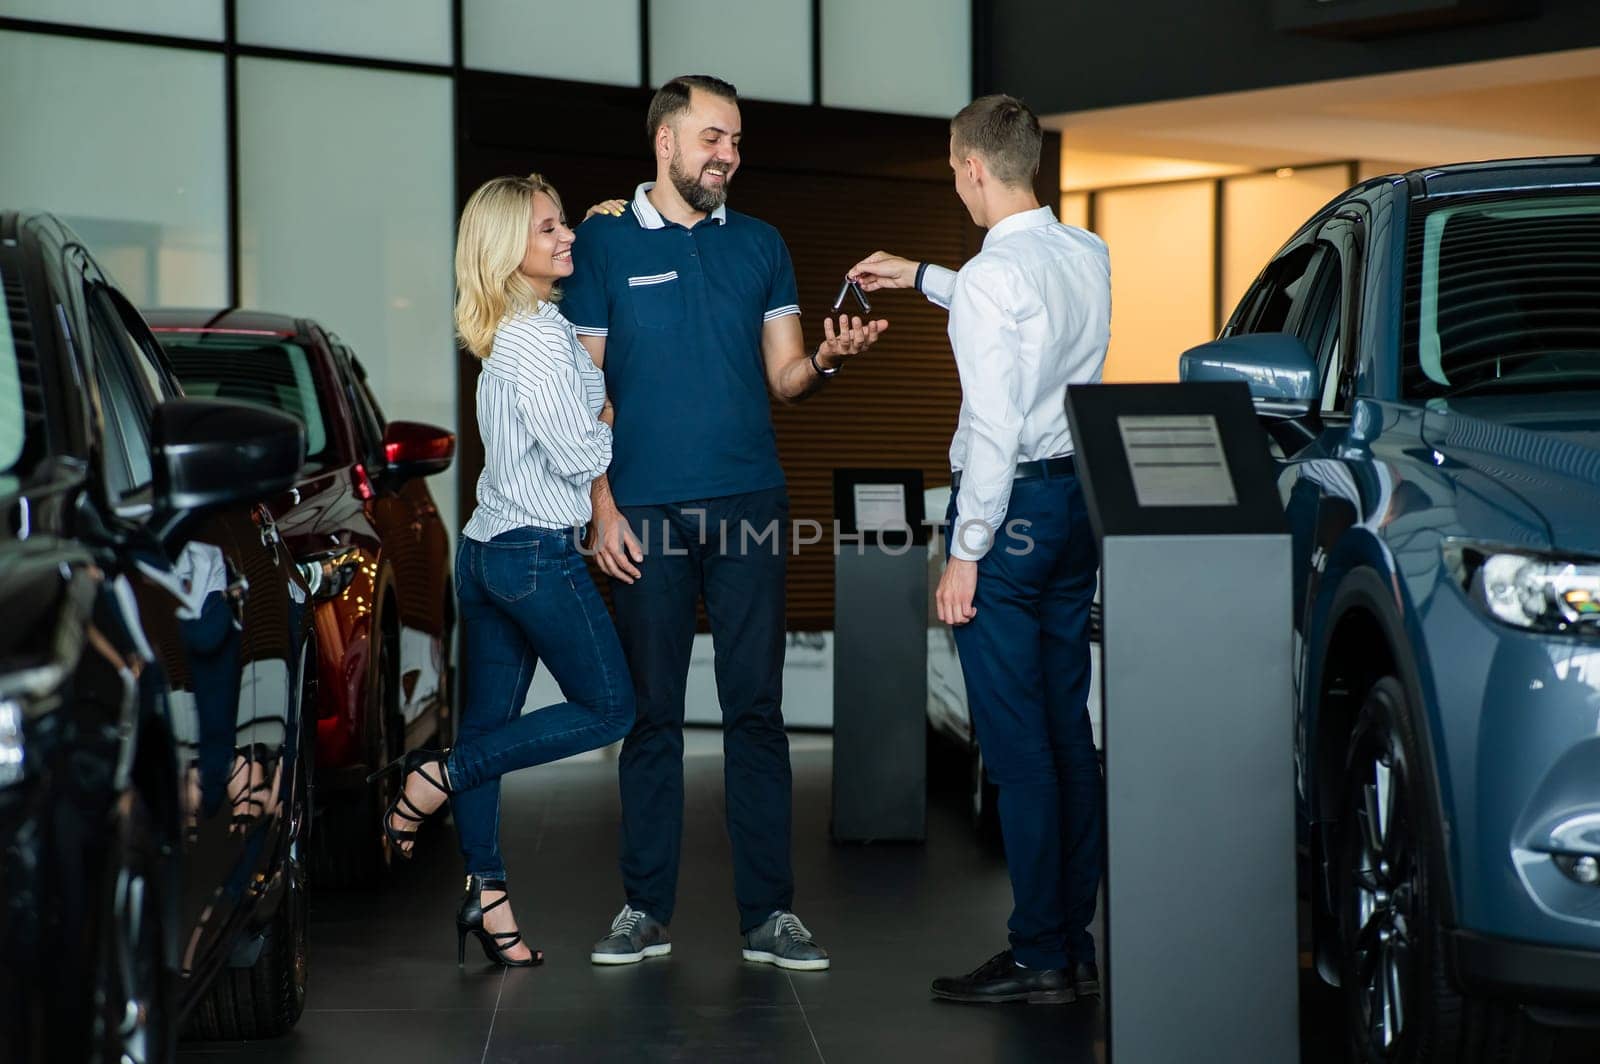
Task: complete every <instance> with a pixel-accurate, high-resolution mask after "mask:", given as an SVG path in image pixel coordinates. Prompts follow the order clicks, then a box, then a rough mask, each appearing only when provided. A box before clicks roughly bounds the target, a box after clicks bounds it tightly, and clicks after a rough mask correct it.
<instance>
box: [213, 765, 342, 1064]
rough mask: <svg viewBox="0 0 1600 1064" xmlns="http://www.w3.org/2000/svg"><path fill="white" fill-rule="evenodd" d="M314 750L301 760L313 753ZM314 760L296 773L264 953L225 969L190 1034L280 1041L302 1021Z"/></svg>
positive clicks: (225, 1038) (304, 990) (308, 914)
mask: <svg viewBox="0 0 1600 1064" xmlns="http://www.w3.org/2000/svg"><path fill="white" fill-rule="evenodd" d="M309 753H310V750H309V748H307V749H304V750H302V754H301V756H302V757H304V756H305V755H307V754H309ZM311 771H312V766H311V763H310V762H302V765H301V771H299V772H297V773H296V775H295V793H294V796H293V810H292V811H291V813H290V816H289V828H288V831H289V839H288V843H289V844H288V847H287V855H286V856H285V858H284V862H283V867H282V870H281V875H282V876H283V877H284V885H283V895H282V897H280V898H279V900H278V907H277V909H276V911H274V912H273V914H272V917H271V918H270V919H269V920H268V922H267V927H266V930H265V931H264V932H263V933H262V941H261V952H260V953H259V954H258V955H257V957H256V961H255V963H254V964H252V965H251V966H250V967H248V968H225V969H223V970H222V972H220V973H219V974H218V976H217V979H216V982H215V983H214V984H212V986H211V989H210V990H209V991H208V992H207V993H206V995H205V997H204V998H203V999H202V1000H201V1002H200V1003H199V1005H197V1006H196V1008H195V1011H194V1014H193V1016H192V1017H191V1018H190V1021H189V1027H188V1029H187V1031H186V1032H185V1033H186V1034H187V1035H188V1036H190V1037H193V1038H200V1039H204V1040H206V1041H237V1040H240V1039H250V1038H276V1037H278V1036H279V1035H282V1034H286V1033H287V1032H288V1031H289V1029H290V1028H291V1027H293V1026H294V1025H295V1023H296V1022H297V1021H299V1019H300V1014H301V1012H303V1011H304V1010H305V1003H306V972H307V964H306V953H307V949H306V947H307V941H308V938H309V935H308V924H309V922H310V910H309V907H308V905H307V902H306V862H305V857H306V842H307V841H308V840H307V835H308V834H309V833H310V826H311V817H310V808H309V801H308V792H307V786H308V779H307V777H308V776H309V775H310V773H311Z"/></svg>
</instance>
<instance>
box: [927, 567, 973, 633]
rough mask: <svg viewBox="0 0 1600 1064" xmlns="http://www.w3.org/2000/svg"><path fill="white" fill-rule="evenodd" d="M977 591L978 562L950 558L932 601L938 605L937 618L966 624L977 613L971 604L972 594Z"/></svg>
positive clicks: (950, 622) (946, 621) (947, 621)
mask: <svg viewBox="0 0 1600 1064" xmlns="http://www.w3.org/2000/svg"><path fill="white" fill-rule="evenodd" d="M977 593H978V563H977V562H969V561H963V560H962V559H960V558H954V557H952V558H950V559H949V560H948V561H947V562H946V564H945V567H944V575H943V576H941V577H940V578H939V590H938V591H936V592H935V593H934V596H933V597H934V601H935V602H936V603H937V604H938V606H939V619H940V620H941V621H943V622H944V623H945V624H966V623H967V622H968V621H970V620H972V618H974V617H976V616H977V615H978V611H977V609H976V608H975V607H974V606H973V605H972V596H973V595H976V594H977Z"/></svg>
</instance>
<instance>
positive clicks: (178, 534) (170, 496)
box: [150, 399, 306, 546]
mask: <svg viewBox="0 0 1600 1064" xmlns="http://www.w3.org/2000/svg"><path fill="white" fill-rule="evenodd" d="M150 443H151V464H152V467H153V468H152V483H151V491H152V502H153V504H154V520H153V525H154V527H155V529H156V532H157V534H158V535H159V536H160V537H161V540H162V542H163V543H165V544H167V545H169V546H170V545H173V544H175V543H177V542H180V541H181V539H182V536H183V534H184V532H185V531H186V529H187V527H188V525H189V524H190V523H191V522H192V521H193V520H194V519H196V518H198V517H201V516H204V515H205V514H207V513H209V512H211V511H213V510H218V509H222V508H224V507H227V506H231V505H234V504H236V503H242V502H259V501H264V500H266V499H270V498H272V497H273V496H274V495H277V494H279V493H281V492H284V491H287V490H289V488H291V487H293V486H294V482H295V480H296V479H297V478H298V477H299V475H300V467H301V466H302V465H304V464H305V460H306V432H305V428H304V426H302V425H301V424H300V422H299V421H297V420H295V419H294V418H292V417H290V416H288V415H287V414H280V413H278V412H277V411H274V410H267V409H265V408H263V407H259V406H253V405H251V404H248V403H235V402H229V401H227V400H222V399H169V400H167V401H166V402H164V403H162V404H161V405H160V406H158V407H156V409H155V414H154V416H153V417H152V419H151V425H150Z"/></svg>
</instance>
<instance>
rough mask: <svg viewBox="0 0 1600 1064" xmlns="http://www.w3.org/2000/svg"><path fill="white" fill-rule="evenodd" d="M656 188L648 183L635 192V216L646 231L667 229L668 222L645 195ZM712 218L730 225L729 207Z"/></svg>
mask: <svg viewBox="0 0 1600 1064" xmlns="http://www.w3.org/2000/svg"><path fill="white" fill-rule="evenodd" d="M655 187H656V183H655V182H654V181H646V182H644V183H643V184H641V185H640V186H639V187H638V188H636V189H634V190H633V216H634V217H635V218H637V219H639V224H640V225H641V226H643V227H644V228H646V229H665V228H666V227H667V220H666V219H665V218H663V217H661V212H660V211H658V210H656V205H655V204H654V203H651V202H650V197H649V196H646V195H645V193H646V192H649V191H650V190H651V189H653V188H655ZM710 217H712V218H714V219H716V221H717V224H719V225H727V224H728V205H727V204H726V203H724V204H723V205H722V206H720V207H718V208H717V209H716V210H714V211H712V212H711V215H710Z"/></svg>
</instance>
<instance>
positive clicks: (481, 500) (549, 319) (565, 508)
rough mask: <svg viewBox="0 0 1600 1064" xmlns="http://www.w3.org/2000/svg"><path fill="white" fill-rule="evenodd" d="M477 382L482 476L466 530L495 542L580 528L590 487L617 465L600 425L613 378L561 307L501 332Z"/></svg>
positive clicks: (510, 322)
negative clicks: (520, 532) (531, 531)
mask: <svg viewBox="0 0 1600 1064" xmlns="http://www.w3.org/2000/svg"><path fill="white" fill-rule="evenodd" d="M482 366H483V371H482V372H481V373H480V374H479V375H478V431H479V432H480V433H481V434H482V436H483V472H482V474H480V475H479V477H478V506H477V509H475V510H474V511H473V513H472V519H471V520H470V521H468V522H467V525H466V527H465V528H464V529H462V534H463V535H465V536H466V537H468V538H469V539H475V540H478V541H479V542H487V541H488V540H491V539H493V538H494V537H495V536H498V535H499V534H500V533H502V532H509V531H510V530H511V529H513V528H522V527H524V526H527V525H534V526H537V527H539V528H573V527H576V526H578V525H583V524H587V523H588V521H589V517H590V514H591V512H592V511H591V508H590V503H589V484H590V482H591V481H593V480H594V479H595V478H596V477H598V476H599V475H600V474H602V473H604V472H605V471H606V468H607V467H608V466H609V465H610V464H611V428H610V426H608V425H606V424H605V423H604V422H601V421H599V420H597V417H598V415H599V413H600V411H601V409H602V408H603V407H604V406H605V400H606V385H605V377H604V375H603V374H602V373H601V372H600V370H599V369H597V368H596V367H595V364H594V362H593V361H592V360H591V359H590V358H589V353H588V352H587V351H585V350H584V349H583V348H582V346H580V345H579V343H578V338H577V336H576V334H574V333H573V331H572V326H571V325H570V324H568V322H567V319H566V318H563V317H562V316H561V312H560V311H558V310H556V308H555V304H553V303H549V302H544V303H541V304H539V309H538V310H537V311H536V312H534V313H531V314H518V315H515V316H513V317H509V318H507V319H506V320H505V321H503V322H501V323H500V329H499V331H498V332H496V333H495V334H494V347H493V348H492V349H491V351H490V353H489V357H488V358H486V359H484V360H483V364H482Z"/></svg>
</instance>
